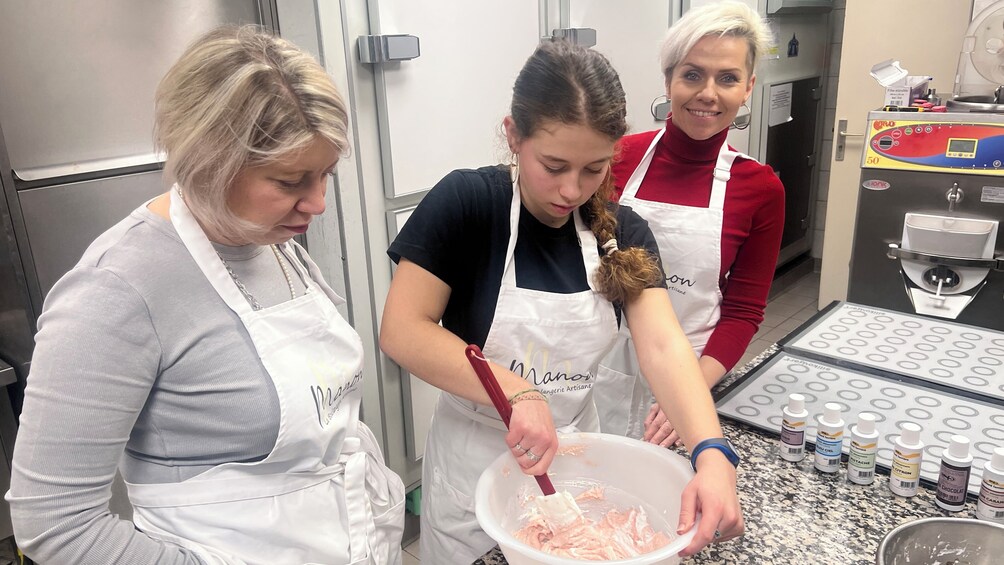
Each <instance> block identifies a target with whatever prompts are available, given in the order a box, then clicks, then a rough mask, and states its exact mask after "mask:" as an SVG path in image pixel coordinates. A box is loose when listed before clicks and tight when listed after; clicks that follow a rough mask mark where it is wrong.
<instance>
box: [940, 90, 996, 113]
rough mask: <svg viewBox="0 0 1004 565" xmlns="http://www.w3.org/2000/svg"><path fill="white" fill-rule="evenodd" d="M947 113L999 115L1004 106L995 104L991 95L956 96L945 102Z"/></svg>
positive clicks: (994, 99)
mask: <svg viewBox="0 0 1004 565" xmlns="http://www.w3.org/2000/svg"><path fill="white" fill-rule="evenodd" d="M945 106H947V107H948V111H949V112H983V113H991V114H999V113H1002V112H1004V104H999V103H997V99H996V98H995V97H994V95H993V94H991V95H989V96H976V95H974V96H957V97H955V98H953V99H951V100H949V101H947V102H945Z"/></svg>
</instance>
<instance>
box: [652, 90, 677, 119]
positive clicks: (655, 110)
mask: <svg viewBox="0 0 1004 565" xmlns="http://www.w3.org/2000/svg"><path fill="white" fill-rule="evenodd" d="M660 98H661V99H663V100H664V102H660V101H659V99H660ZM670 104H672V100H670V99H669V97H668V96H666V95H665V94H660V95H658V96H656V97H655V98H653V99H652V103H651V104H649V105H648V111H649V112H650V113H651V114H652V118H653V119H655V120H656V121H659V122H664V121H666V117H667V116H668V115H669V106H670Z"/></svg>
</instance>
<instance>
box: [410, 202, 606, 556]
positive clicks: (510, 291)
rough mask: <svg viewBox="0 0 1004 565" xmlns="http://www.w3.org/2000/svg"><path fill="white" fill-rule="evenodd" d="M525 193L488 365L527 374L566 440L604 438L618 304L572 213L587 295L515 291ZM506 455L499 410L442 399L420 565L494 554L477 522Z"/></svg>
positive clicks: (426, 489) (426, 472)
mask: <svg viewBox="0 0 1004 565" xmlns="http://www.w3.org/2000/svg"><path fill="white" fill-rule="evenodd" d="M519 214H520V196H519V187H518V186H516V185H515V184H514V185H513V198H512V204H511V206H510V213H509V242H508V246H507V248H506V258H505V268H504V271H503V275H502V285H501V289H500V290H499V297H498V302H497V304H496V306H495V315H494V318H493V319H492V325H491V328H490V329H489V331H488V338H487V340H486V341H485V346H484V348H483V350H484V353H485V357H486V358H488V359H490V360H491V361H493V362H495V363H497V364H499V365H501V366H503V367H505V368H507V369H510V370H512V371H513V372H514V373H516V374H517V375H522V376H523V378H525V379H526V380H527V385H528V386H530V385H532V386H534V387H536V388H537V389H538V390H540V391H541V392H542V393H544V395H545V396H547V399H548V404H549V407H550V409H551V415H552V417H553V419H554V425H555V428H557V429H558V430H559V431H561V432H572V431H576V430H577V431H585V432H595V431H598V430H599V421H598V420H597V418H596V409H595V406H594V405H593V402H592V392H591V388H592V385H593V382H594V381H595V375H596V368H597V364H598V363H599V360H600V359H601V358H602V357H603V355H604V354H605V353H606V352H607V350H609V349H610V346H611V345H612V344H613V340H614V338H615V336H616V334H617V321H616V316H615V314H614V309H613V305H612V304H611V303H610V302H609V301H608V300H607V299H605V298H604V297H603V296H602V295H600V294H599V293H598V292H596V290H595V288H594V285H593V274H594V273H595V272H596V269H597V268H598V266H599V260H600V257H599V253H598V251H597V246H596V237H595V236H594V235H593V233H592V231H590V230H589V228H588V227H587V226H586V225H585V224H584V223H583V221H582V219H581V217H580V216H579V211H578V210H576V211H575V212H574V213H573V219H574V222H575V231H576V233H577V235H578V239H579V248H580V249H581V251H582V259H583V261H584V264H585V267H586V274H587V279H588V280H589V290H585V291H582V292H577V293H574V294H557V293H551V292H543V291H539V290H528V289H522V288H517V287H516V262H515V259H514V257H513V255H514V252H515V249H516V237H517V234H518V233H519ZM506 450H507V447H506V444H505V426H504V425H503V424H502V421H501V420H500V419H499V416H498V413H497V412H496V411H495V408H494V407H492V406H481V405H478V404H475V403H473V402H470V401H468V400H465V399H462V398H459V397H457V396H454V395H452V394H449V393H443V394H442V395H440V398H439V403H438V404H437V405H436V412H435V415H434V416H433V424H432V428H431V430H430V432H429V436H428V438H427V440H426V448H425V461H424V463H423V466H422V515H421V522H422V524H421V525H422V538H421V553H422V562H423V563H437V564H439V563H442V564H447V563H471V562H473V561H474V560H475V559H477V558H478V557H481V556H482V555H484V554H485V553H486V552H487V551H488V550H490V549H491V548H492V546H494V545H495V543H496V542H495V541H494V540H492V539H491V538H490V537H488V535H487V534H485V533H484V532H483V531H482V530H481V528H480V527H479V526H478V522H477V518H476V517H475V516H474V499H473V498H474V490H475V486H476V484H477V481H478V478H479V477H480V476H481V472H482V471H484V469H485V468H486V467H487V466H488V465H489V464H490V463H491V462H492V461H493V460H494V459H495V458H496V457H498V456H499V454H500V453H503V452H505V451H506Z"/></svg>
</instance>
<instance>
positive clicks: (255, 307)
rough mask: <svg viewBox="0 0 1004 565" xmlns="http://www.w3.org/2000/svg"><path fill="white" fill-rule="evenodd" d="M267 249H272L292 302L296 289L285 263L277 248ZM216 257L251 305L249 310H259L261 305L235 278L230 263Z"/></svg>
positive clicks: (238, 279)
mask: <svg viewBox="0 0 1004 565" xmlns="http://www.w3.org/2000/svg"><path fill="white" fill-rule="evenodd" d="M269 247H270V248H271V249H272V254H273V255H275V260H276V261H278V262H279V267H280V268H282V274H283V276H284V277H286V285H287V286H288V287H289V298H290V300H292V299H294V298H296V289H295V288H294V287H293V277H291V276H290V275H289V270H288V269H286V263H284V262H283V260H282V256H281V255H280V254H279V248H278V247H277V246H275V245H269ZM216 255H218V256H219V258H220V261H223V266H224V267H226V269H227V273H229V274H230V278H231V279H233V280H234V284H235V285H237V290H239V291H241V294H243V295H244V298H245V299H247V301H248V303H249V304H251V308H252V309H253V310H256V311H257V310H261V309H262V306H261V303H260V302H258V299H257V298H255V297H254V295H253V294H251V291H249V290H248V289H247V287H246V286H244V283H243V282H241V280H240V278H238V277H237V273H235V272H234V270H233V268H232V267H230V263H228V262H227V260H226V259H224V258H223V256H222V255H220V254H219V252H217V253H216Z"/></svg>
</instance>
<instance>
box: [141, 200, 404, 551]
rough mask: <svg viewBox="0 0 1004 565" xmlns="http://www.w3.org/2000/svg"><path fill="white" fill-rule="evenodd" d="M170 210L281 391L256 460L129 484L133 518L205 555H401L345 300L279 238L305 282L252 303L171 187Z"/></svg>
mask: <svg viewBox="0 0 1004 565" xmlns="http://www.w3.org/2000/svg"><path fill="white" fill-rule="evenodd" d="M171 221H172V223H173V224H174V226H175V228H176V229H177V231H178V234H179V235H180V236H181V240H182V241H183V242H184V244H185V247H186V248H188V251H189V253H191V255H192V257H193V258H194V259H195V262H196V263H197V264H198V265H199V268H200V269H201V270H202V272H203V274H204V275H205V276H206V278H207V279H208V280H209V282H210V283H211V284H212V285H213V287H214V288H215V290H216V292H218V293H219V295H220V297H221V298H222V299H223V300H224V302H226V304H227V306H229V307H230V308H231V309H232V310H233V311H234V313H236V314H237V315H238V316H239V317H240V319H241V322H243V324H244V326H245V327H246V328H247V331H248V333H249V334H250V335H251V340H252V342H253V343H254V345H255V348H256V350H257V351H258V355H259V358H260V359H261V362H262V364H263V365H264V366H265V369H266V371H268V374H269V376H270V377H271V378H272V382H273V384H274V385H275V390H276V393H277V395H278V398H279V408H280V419H279V433H278V437H277V439H276V443H275V446H274V447H273V448H272V452H271V453H269V454H268V456H267V457H266V458H265V459H263V460H261V461H257V462H253V463H226V464H223V465H219V466H217V467H214V468H212V469H210V470H208V471H206V472H204V473H202V474H200V475H198V476H196V477H193V478H191V479H189V480H186V481H183V482H180V483H164V484H129V485H127V486H128V487H129V498H130V500H131V502H132V504H133V508H134V515H133V520H134V522H135V524H136V526H137V527H138V528H139V529H140V530H142V531H144V532H145V533H147V534H149V535H150V536H153V537H156V538H160V539H163V540H167V541H172V542H175V543H177V544H179V545H181V546H183V547H186V548H189V549H191V550H192V551H194V552H195V553H197V554H198V555H199V557H200V558H202V559H203V560H204V561H205V562H206V563H210V564H226V565H254V564H262V565H265V564H268V565H279V564H282V565H287V564H288V565H300V564H308V563H309V564H312V565H313V564H317V565H343V564H346V563H349V564H357V563H359V564H362V563H366V564H372V565H384V564H386V563H400V562H401V537H402V534H403V529H404V485H403V484H402V482H401V479H400V478H399V477H398V476H397V475H395V474H394V473H393V472H391V471H390V470H389V469H387V468H386V467H385V466H384V464H383V457H382V455H381V453H380V448H379V446H378V445H377V442H376V439H375V438H374V437H373V433H372V432H371V431H370V430H369V428H367V427H366V425H365V424H363V423H362V422H360V421H359V405H360V401H361V398H362V382H361V381H362V363H363V360H362V359H363V348H362V342H361V340H360V339H359V335H358V334H357V333H356V332H355V330H353V329H352V327H351V326H349V324H348V323H347V322H346V321H345V320H344V319H343V318H342V317H341V315H340V314H339V313H338V311H337V310H336V308H335V305H336V304H340V303H343V302H344V300H342V299H341V298H340V297H339V296H338V295H336V294H335V293H334V291H332V290H331V288H330V287H329V286H328V285H327V284H326V283H325V282H324V279H323V277H322V276H321V274H320V271H319V270H318V268H317V265H315V264H314V263H313V261H311V260H310V259H309V257H307V256H306V255H305V254H304V255H303V258H304V260H305V261H306V263H307V268H308V269H309V275H308V272H305V270H304V268H303V266H301V265H300V264H299V261H296V260H295V259H294V258H295V255H294V253H293V248H292V246H290V244H289V243H287V244H285V245H284V246H283V248H284V250H285V252H286V256H287V257H288V258H290V259H291V261H290V262H291V263H292V264H293V265H294V266H295V268H296V269H297V271H298V272H299V273H300V274H301V276H302V277H303V279H304V282H305V283H306V285H307V292H306V294H305V295H303V296H299V297H297V298H295V299H293V300H290V301H289V302H284V303H282V304H278V305H276V306H272V307H270V308H265V309H262V310H259V311H254V310H253V309H252V308H251V306H250V305H249V304H248V302H247V300H245V298H244V296H243V295H242V294H241V293H240V291H239V290H238V289H237V287H236V285H235V284H234V281H233V280H232V279H231V278H230V275H229V274H228V273H227V271H226V269H225V267H224V266H223V264H222V262H221V261H220V259H219V257H218V256H217V254H216V251H215V250H214V249H213V247H212V244H211V243H210V242H209V240H208V239H207V238H206V236H205V234H204V233H203V232H202V229H201V227H200V226H199V224H198V222H196V220H195V217H194V216H192V214H191V212H190V211H189V209H188V206H187V205H186V204H185V203H184V201H183V200H182V199H181V198H180V195H179V193H178V192H177V187H175V188H174V189H172V191H171ZM294 245H296V244H295V243H294Z"/></svg>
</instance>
